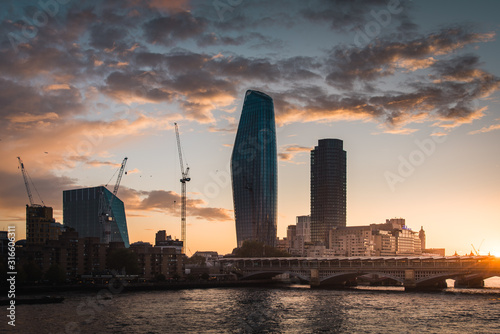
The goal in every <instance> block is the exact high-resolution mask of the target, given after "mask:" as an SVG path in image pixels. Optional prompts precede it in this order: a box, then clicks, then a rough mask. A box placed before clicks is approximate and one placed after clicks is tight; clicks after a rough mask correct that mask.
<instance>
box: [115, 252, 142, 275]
mask: <svg viewBox="0 0 500 334" xmlns="http://www.w3.org/2000/svg"><path fill="white" fill-rule="evenodd" d="M107 263H108V268H109V269H114V270H116V271H118V272H120V273H122V270H125V273H126V274H128V275H137V274H138V273H139V266H138V264H137V255H136V254H135V253H134V252H133V251H132V250H130V249H127V248H118V249H113V250H112V251H110V252H109V253H108V257H107Z"/></svg>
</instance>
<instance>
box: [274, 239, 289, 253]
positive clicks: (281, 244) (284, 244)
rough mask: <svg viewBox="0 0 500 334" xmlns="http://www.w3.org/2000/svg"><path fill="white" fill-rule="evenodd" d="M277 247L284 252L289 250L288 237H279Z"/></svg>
mask: <svg viewBox="0 0 500 334" xmlns="http://www.w3.org/2000/svg"><path fill="white" fill-rule="evenodd" d="M276 248H278V249H279V250H282V251H284V252H288V250H289V249H290V247H289V241H288V238H286V237H285V238H283V239H280V238H277V239H276Z"/></svg>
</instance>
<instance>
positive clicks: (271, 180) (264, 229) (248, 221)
mask: <svg viewBox="0 0 500 334" xmlns="http://www.w3.org/2000/svg"><path fill="white" fill-rule="evenodd" d="M231 178H232V186H233V202H234V216H235V222H236V238H237V242H238V247H241V246H242V245H243V242H244V241H245V240H257V241H260V242H263V243H264V244H266V245H268V246H275V245H276V236H277V219H276V218H277V203H278V202H277V192H278V190H277V189H278V188H277V185H278V164H277V152H276V125H275V120H274V105H273V100H272V98H271V97H270V96H268V95H266V94H264V93H261V92H258V91H254V90H248V91H247V92H246V94H245V100H244V102H243V109H242V111H241V118H240V122H239V125H238V132H237V134H236V139H235V142H234V147H233V152H232V156H231Z"/></svg>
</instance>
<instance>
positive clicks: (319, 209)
mask: <svg viewBox="0 0 500 334" xmlns="http://www.w3.org/2000/svg"><path fill="white" fill-rule="evenodd" d="M346 160H347V154H346V151H344V150H343V142H342V140H340V139H320V140H319V141H318V146H316V147H314V150H312V151H311V241H312V242H314V243H316V244H323V245H326V244H327V237H328V232H329V231H330V229H331V228H333V227H345V226H346V201H347V195H346V192H347V176H346V171H347V166H346Z"/></svg>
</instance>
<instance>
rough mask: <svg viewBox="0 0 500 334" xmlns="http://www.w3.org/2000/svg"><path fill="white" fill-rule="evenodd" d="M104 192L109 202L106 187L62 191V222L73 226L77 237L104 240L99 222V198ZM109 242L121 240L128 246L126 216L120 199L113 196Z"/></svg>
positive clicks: (109, 198)
mask: <svg viewBox="0 0 500 334" xmlns="http://www.w3.org/2000/svg"><path fill="white" fill-rule="evenodd" d="M101 192H104V196H105V201H106V203H108V204H109V202H110V201H111V197H112V196H113V194H112V193H111V192H110V191H109V190H108V189H106V187H103V186H101V187H93V188H82V189H73V190H64V191H63V222H64V225H65V226H69V227H72V228H74V229H75V230H76V231H77V232H78V236H79V237H82V238H84V237H99V238H101V242H103V243H104V242H105V237H104V227H103V226H102V224H101V223H100V222H99V198H100V194H101ZM111 216H112V217H114V221H112V222H111V242H123V243H124V244H125V247H129V245H130V244H129V240H128V230H127V218H126V217H125V206H124V205H123V202H122V200H120V199H119V198H118V197H116V196H115V198H114V199H113V203H112V206H111Z"/></svg>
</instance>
